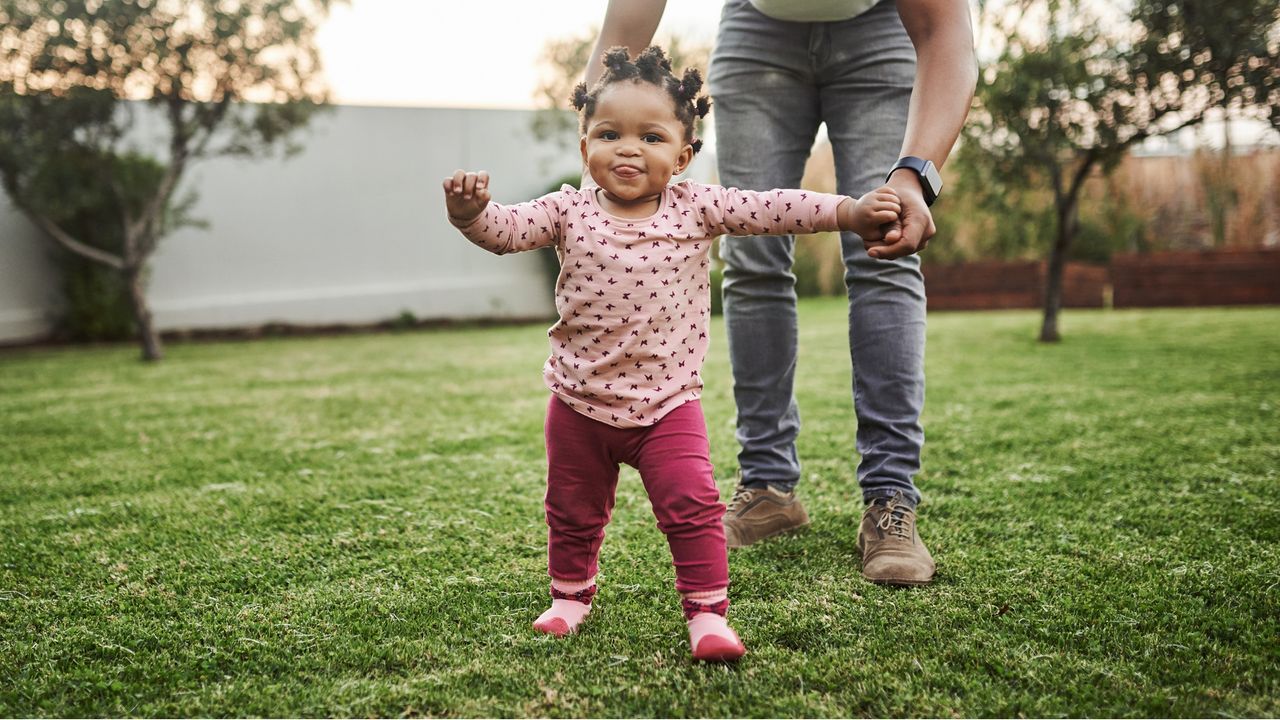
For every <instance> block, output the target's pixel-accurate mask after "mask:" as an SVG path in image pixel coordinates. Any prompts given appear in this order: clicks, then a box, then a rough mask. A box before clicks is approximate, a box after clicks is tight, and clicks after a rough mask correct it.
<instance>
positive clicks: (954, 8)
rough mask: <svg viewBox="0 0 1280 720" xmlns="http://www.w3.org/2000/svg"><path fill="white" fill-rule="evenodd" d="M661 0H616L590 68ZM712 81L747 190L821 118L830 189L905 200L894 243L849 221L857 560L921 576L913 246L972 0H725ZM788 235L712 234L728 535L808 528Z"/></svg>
mask: <svg viewBox="0 0 1280 720" xmlns="http://www.w3.org/2000/svg"><path fill="white" fill-rule="evenodd" d="M665 6H666V2H665V0H610V3H609V6H608V10H607V11H606V14H605V20H604V25H603V27H602V28H601V31H600V37H599V38H598V40H597V42H596V47H595V49H594V51H593V54H592V56H591V57H592V61H591V62H590V63H589V65H588V69H587V77H586V80H587V84H588V86H591V85H593V84H594V82H595V81H596V80H597V79H598V78H599V76H600V73H601V71H602V66H601V63H600V60H599V58H600V57H601V56H602V54H603V53H604V52H605V51H606V50H607V49H609V48H611V47H614V46H625V47H626V48H628V49H629V50H630V51H631V53H632V55H633V56H634V55H635V54H636V53H638V52H639V51H640V50H641V49H643V48H644V47H645V46H647V45H648V44H649V43H650V41H651V40H652V39H653V34H654V31H655V30H656V29H657V26H658V22H659V21H660V20H661V18H662V14H663V11H664V10H665ZM708 79H709V83H710V88H711V95H712V100H713V102H714V111H715V128H716V153H717V158H718V162H719V171H720V182H721V183H722V184H724V185H726V186H736V187H740V188H743V189H749V190H767V189H770V188H775V187H798V186H799V185H800V180H801V177H802V175H803V173H804V165H805V161H806V160H807V158H808V156H809V152H810V149H811V148H812V147H813V143H814V139H815V137H816V134H817V131H818V127H819V125H820V124H822V123H825V124H826V127H827V136H828V137H829V138H830V140H831V145H832V149H833V151H834V155H835V167H836V181H837V190H838V192H840V193H842V194H846V195H852V196H854V197H857V196H859V195H862V194H863V193H865V192H867V191H869V190H871V189H873V188H875V187H877V186H878V185H880V184H881V183H883V182H885V178H886V176H888V183H889V184H890V185H891V186H892V187H893V188H894V189H895V190H896V191H897V192H898V194H899V196H900V197H901V200H902V214H901V218H900V220H899V222H900V223H901V233H900V234H897V235H894V236H893V237H896V238H897V239H896V241H894V242H891V243H890V242H887V241H884V240H879V241H866V242H864V241H863V240H862V238H860V237H858V236H857V235H855V234H853V233H843V234H842V236H841V249H842V252H843V255H844V263H845V284H846V286H847V288H848V295H849V349H850V354H851V356H852V360H853V376H854V378H853V388H854V389H853V403H854V409H855V412H856V414H857V419H858V429H857V440H856V447H857V450H858V452H859V453H860V454H861V456H862V460H861V463H860V464H859V466H858V483H859V485H860V486H861V490H862V499H863V502H864V503H865V504H866V506H865V508H864V511H863V514H862V520H861V524H860V526H859V529H858V547H859V549H860V550H861V552H862V573H863V576H864V577H866V578H867V579H869V580H871V581H874V582H881V583H887V584H893V585H921V584H925V583H928V582H929V581H930V580H931V579H932V578H933V574H934V561H933V558H932V556H931V555H930V554H929V550H928V548H926V547H925V545H924V543H923V542H922V541H921V540H920V536H919V532H918V530H917V529H916V513H915V508H916V505H917V503H918V502H919V501H920V493H919V491H918V490H917V489H916V486H915V483H914V476H915V474H916V472H917V471H918V470H919V469H920V448H921V445H922V444H923V442H924V432H923V429H922V427H921V425H920V411H921V408H922V407H923V405H924V335H925V294H924V279H923V277H922V275H921V273H920V259H919V257H918V256H917V255H916V253H918V252H919V251H920V250H923V249H924V247H925V246H926V245H927V244H928V242H929V239H930V238H931V237H932V236H933V234H934V232H935V227H934V223H933V218H932V215H931V214H930V212H929V205H930V204H931V203H932V201H933V200H934V199H935V198H936V196H937V193H938V192H939V191H940V189H941V181H940V179H939V178H938V176H937V172H936V169H935V168H939V167H941V166H942V164H943V162H944V161H945V160H946V158H947V155H948V153H949V152H950V151H951V148H952V145H953V144H954V143H955V140H956V137H957V136H958V135H959V133H960V128H961V125H962V124H963V122H964V118H965V115H966V114H967V113H968V110H969V104H970V101H971V100H972V97H973V88H974V85H975V82H976V79H977V70H976V65H975V62H974V54H973V32H972V28H971V25H970V20H969V8H968V6H967V4H966V3H965V0H896V2H895V0H880V1H879V2H877V1H876V0H727V1H726V2H725V4H724V7H723V10H722V13H721V17H720V27H719V34H718V38H717V40H716V46H715V50H714V52H713V53H712V56H711V67H710V71H709V78H708ZM794 250H795V239H794V238H793V237H791V236H785V237H784V236H765V237H730V238H725V239H724V241H723V242H722V244H721V259H722V260H723V261H724V263H725V272H724V289H723V292H724V312H725V324H726V326H727V329H728V342H729V358H730V362H731V364H732V367H733V382H734V384H733V393H734V400H735V402H736V403H737V409H738V410H737V438H738V442H739V444H740V445H741V452H740V453H739V454H738V465H739V469H740V477H739V485H738V488H737V490H736V491H735V492H734V495H733V499H732V501H731V503H730V505H729V510H728V511H727V512H726V514H725V517H724V526H725V535H726V538H727V540H728V542H729V547H744V546H747V545H751V544H752V543H755V542H757V541H759V540H762V539H764V538H767V537H770V536H773V535H777V534H779V533H782V532H786V531H788V530H792V529H795V528H798V527H802V526H804V525H807V524H808V522H809V518H808V514H807V513H806V512H805V509H804V506H803V505H802V504H801V502H800V500H799V499H797V498H796V494H795V489H796V485H797V483H798V482H799V480H800V460H799V457H798V456H797V453H796V437H797V435H798V433H799V431H800V413H799V408H798V407H797V404H796V400H795V395H794V393H793V390H792V388H793V383H794V379H795V369H796V346H797V331H796V327H797V316H796V294H795V275H793V274H792V273H791V265H792V260H793V258H794Z"/></svg>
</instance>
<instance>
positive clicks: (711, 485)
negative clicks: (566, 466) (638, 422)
mask: <svg viewBox="0 0 1280 720" xmlns="http://www.w3.org/2000/svg"><path fill="white" fill-rule="evenodd" d="M638 460H639V462H638V464H637V467H638V468H639V470H640V477H641V479H643V480H644V485H645V489H646V490H647V491H648V493H649V501H650V503H651V504H652V505H653V512H654V514H655V515H656V516H657V518H658V527H659V528H660V529H661V530H662V532H663V533H664V534H665V535H666V536H667V544H668V545H669V546H670V547H671V558H672V561H673V563H674V565H675V569H676V590H678V591H680V594H681V596H682V598H683V601H684V603H683V604H684V610H685V618H686V620H687V621H688V625H689V648H690V649H691V650H692V651H693V656H694V657H695V658H697V659H699V660H736V659H737V658H739V657H741V656H742V654H743V653H745V652H746V648H745V647H743V645H742V641H741V640H739V639H738V635H737V633H735V632H734V631H733V629H732V628H730V627H729V625H728V623H727V622H726V621H725V612H726V611H727V610H728V607H729V597H728V588H729V560H728V553H727V550H726V549H725V541H724V525H723V524H722V522H721V520H722V518H723V517H724V505H723V504H722V503H721V502H720V491H719V490H717V489H716V484H715V477H714V474H713V469H712V467H711V460H710V457H709V448H708V446H707V426H706V421H705V420H703V417H702V406H701V404H700V403H698V402H697V401H693V402H689V403H686V404H684V405H682V406H680V407H679V408H676V409H675V410H673V411H671V413H670V414H668V415H667V416H666V417H664V418H663V419H662V420H660V421H659V422H658V424H657V425H654V426H653V428H652V430H651V431H650V432H649V434H648V435H647V436H646V437H645V439H644V443H643V445H642V447H641V448H640V450H639V458H638Z"/></svg>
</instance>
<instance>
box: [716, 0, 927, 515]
mask: <svg viewBox="0 0 1280 720" xmlns="http://www.w3.org/2000/svg"><path fill="white" fill-rule="evenodd" d="M914 77H915V50H914V48H913V46H912V44H911V40H910V38H908V37H907V33H906V30H905V29H904V28H903V26H902V22H901V20H900V19H899V18H898V12H897V8H896V6H895V4H894V0H883V1H882V2H880V3H879V4H878V5H876V6H875V7H873V8H872V9H870V10H868V11H867V12H865V13H863V14H862V15H859V16H858V17H855V18H853V19H851V20H846V21H841V22H831V23H797V22H784V21H779V20H774V19H772V18H769V17H766V16H765V15H762V14H761V13H760V12H758V11H757V10H756V9H755V8H754V7H752V5H751V4H750V3H749V2H747V0H728V1H727V2H726V3H725V6H724V10H723V14H722V16H721V19H720V30H719V38H718V40H717V43H716V48H715V52H714V53H713V55H712V58H711V67H710V73H709V84H710V88H711V94H712V99H713V100H714V102H715V122H716V151H717V153H718V156H719V168H720V181H721V183H722V184H724V185H726V186H735V187H739V188H743V189H748V190H767V189H770V188H775V187H799V185H800V180H801V177H802V175H803V173H804V165H805V160H806V159H807V158H808V156H809V151H810V149H811V148H812V146H813V142H814V137H815V135H816V133H817V130H818V126H819V124H820V123H824V122H825V123H826V125H827V134H828V137H829V138H830V140H831V144H832V148H833V151H834V154H835V167H836V181H837V188H838V191H839V192H840V193H842V194H845V195H852V196H854V197H857V196H859V195H862V194H863V193H866V192H867V191H869V190H872V189H874V188H876V187H879V186H880V185H881V184H882V183H883V180H884V175H885V173H886V172H887V171H888V169H889V168H890V167H891V166H892V165H893V163H894V161H895V160H896V159H897V158H898V153H899V150H900V149H901V146H902V138H903V133H904V132H905V128H906V120H907V106H908V104H909V102H910V99H911V85H912V81H913V79H914ZM840 245H841V250H842V252H843V254H844V264H845V285H846V287H847V289H848V294H849V352H850V355H851V357H852V360H853V405H854V409H855V412H856V414H857V418H858V429H857V450H858V452H859V454H861V456H862V460H861V463H860V464H859V466H858V483H859V485H860V486H861V489H862V496H863V499H864V500H868V501H869V500H871V499H874V498H877V497H885V496H890V495H899V496H900V497H901V498H902V500H904V501H906V502H910V503H912V504H915V503H916V502H918V501H919V499H920V494H919V492H918V491H917V490H916V487H915V484H914V483H913V482H912V477H913V476H914V475H915V473H916V472H917V471H918V470H919V469H920V448H921V445H923V443H924V431H923V428H921V426H920V411H921V408H922V407H923V405H924V329H925V295H924V280H923V277H922V276H921V274H920V258H919V257H917V256H915V255H911V256H908V257H905V258H901V259H898V260H893V261H886V260H873V259H871V258H870V257H868V256H867V254H866V250H865V249H864V247H863V244H862V241H861V239H859V238H858V236H857V235H856V234H854V233H848V232H846V233H842V234H841V237H840ZM794 252H795V238H794V237H791V236H761V237H726V238H724V239H723V241H722V244H721V252H720V257H721V259H722V260H724V263H725V273H724V312H725V324H726V326H727V328H728V339H729V358H730V362H731V363H732V366H733V381H734V387H733V392H734V400H735V401H736V402H737V407H738V419H737V424H738V430H737V437H738V442H739V444H740V445H741V446H742V451H741V452H740V453H739V454H738V466H739V468H740V469H741V472H742V479H741V481H742V484H744V485H746V486H749V487H759V486H761V485H764V484H768V485H772V486H774V487H778V488H780V489H783V490H788V491H789V490H791V489H793V488H794V487H795V485H796V483H797V482H799V479H800V460H799V457H798V456H797V453H796V436H797V434H798V433H799V431H800V412H799V408H798V406H797V404H796V399H795V395H794V393H793V390H792V388H793V384H794V380H795V372H796V344H797V343H796V337H797V332H796V326H797V318H796V294H795V275H793V274H792V273H791V264H792V260H793V257H794Z"/></svg>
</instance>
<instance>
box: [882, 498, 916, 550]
mask: <svg viewBox="0 0 1280 720" xmlns="http://www.w3.org/2000/svg"><path fill="white" fill-rule="evenodd" d="M913 515H914V513H913V511H912V510H911V508H909V507H906V506H903V505H900V504H898V500H897V499H896V498H895V499H892V500H889V501H888V502H886V503H885V504H884V512H883V513H881V515H880V520H879V521H877V522H876V527H878V528H880V529H881V530H883V531H885V532H886V533H888V534H889V535H893V536H895V537H898V538H901V539H903V540H910V539H911V521H912V520H913Z"/></svg>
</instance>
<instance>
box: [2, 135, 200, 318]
mask: <svg viewBox="0 0 1280 720" xmlns="http://www.w3.org/2000/svg"><path fill="white" fill-rule="evenodd" d="M31 171H32V177H31V181H30V184H29V187H28V190H27V197H28V198H29V202H30V204H31V207H33V208H35V209H36V210H37V211H38V212H40V213H41V214H43V215H45V216H47V217H49V218H50V219H51V220H53V221H54V222H55V223H57V224H58V225H59V226H60V227H62V228H63V229H65V230H66V231H67V232H69V233H71V234H72V235H74V236H75V237H77V238H79V239H80V240H81V242H84V243H85V244H86V245H89V246H91V247H94V248H97V249H99V250H103V251H105V252H108V253H111V254H114V255H122V254H123V252H124V238H123V233H122V229H121V225H120V222H119V220H118V218H119V215H120V212H121V210H120V208H119V207H118V206H117V204H116V203H117V195H116V192H118V193H119V194H120V196H121V197H122V198H123V201H124V206H125V209H126V211H127V212H129V213H132V214H135V215H136V214H138V213H139V212H141V209H142V206H143V205H144V204H145V202H146V201H147V199H148V198H149V197H151V195H152V194H153V193H154V192H155V189H156V187H157V186H158V185H159V183H160V179H161V177H162V176H163V174H164V168H163V167H161V166H160V165H159V164H158V163H156V162H155V161H154V160H152V159H151V158H149V157H147V156H143V155H138V154H132V153H131V154H126V155H121V156H114V155H102V154H99V153H95V152H92V151H88V150H83V149H78V148H74V147H73V148H68V149H67V150H66V151H64V152H63V153H60V154H56V155H47V156H43V157H39V158H33V165H32V167H31ZM113 183H114V184H115V187H116V192H113V191H109V190H107V188H108V187H109V186H110V185H111V184H113ZM168 223H169V224H195V223H193V222H191V221H190V220H188V219H186V218H184V217H179V218H173V217H172V216H171V217H170V218H169V219H168ZM57 264H58V266H59V267H60V268H61V279H62V294H63V298H64V305H63V308H62V314H61V316H60V318H59V320H58V322H57V328H58V329H57V332H58V334H59V335H60V336H61V337H64V338H66V339H69V340H126V339H129V338H131V337H133V333H134V318H133V308H132V306H131V305H130V303H129V288H128V285H127V284H126V283H125V280H124V278H123V276H122V275H121V274H120V273H119V272H117V271H116V270H113V269H111V268H108V267H105V266H103V265H101V264H100V263H96V262H92V261H90V260H87V259H85V258H84V257H81V256H79V255H76V254H74V253H71V252H68V251H66V250H60V251H59V252H58V254H57Z"/></svg>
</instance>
